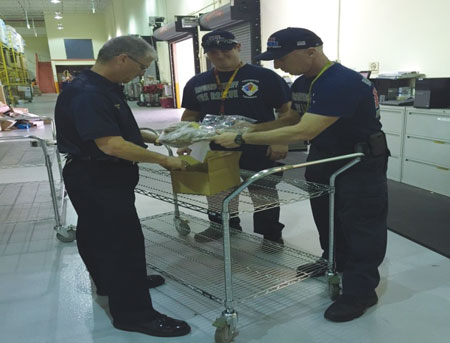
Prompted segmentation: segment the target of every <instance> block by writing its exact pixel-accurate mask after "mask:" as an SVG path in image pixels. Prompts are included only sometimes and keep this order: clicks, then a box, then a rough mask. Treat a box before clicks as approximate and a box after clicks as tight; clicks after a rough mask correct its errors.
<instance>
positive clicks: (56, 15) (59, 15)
mask: <svg viewBox="0 0 450 343" xmlns="http://www.w3.org/2000/svg"><path fill="white" fill-rule="evenodd" d="M62 18H63V17H62V15H61V13H60V12H55V19H57V20H59V19H62Z"/></svg>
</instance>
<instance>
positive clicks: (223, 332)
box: [214, 325, 237, 343]
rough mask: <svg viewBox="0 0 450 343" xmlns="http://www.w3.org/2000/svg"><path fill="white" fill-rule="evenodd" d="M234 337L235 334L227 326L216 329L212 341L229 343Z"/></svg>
mask: <svg viewBox="0 0 450 343" xmlns="http://www.w3.org/2000/svg"><path fill="white" fill-rule="evenodd" d="M236 336H237V332H236V331H234V330H232V329H231V327H230V326H229V325H226V326H224V327H220V328H217V329H216V333H215V335H214V340H215V342H216V343H229V342H232V341H233V339H234V337H236Z"/></svg>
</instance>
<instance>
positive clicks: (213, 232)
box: [194, 226, 242, 243]
mask: <svg viewBox="0 0 450 343" xmlns="http://www.w3.org/2000/svg"><path fill="white" fill-rule="evenodd" d="M241 231H242V229H235V228H230V236H234V235H236V234H237V233H239V232H241ZM222 237H223V230H222V227H220V226H219V227H212V226H210V227H209V228H207V229H206V230H204V231H202V232H199V233H196V234H195V235H194V240H195V241H196V242H198V243H206V242H212V241H217V240H218V239H221V238H222Z"/></svg>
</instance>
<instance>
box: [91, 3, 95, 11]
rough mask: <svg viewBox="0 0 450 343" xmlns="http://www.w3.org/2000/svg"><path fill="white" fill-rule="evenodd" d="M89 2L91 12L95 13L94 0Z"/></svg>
mask: <svg viewBox="0 0 450 343" xmlns="http://www.w3.org/2000/svg"><path fill="white" fill-rule="evenodd" d="M91 3H92V13H94V14H95V1H94V0H91Z"/></svg>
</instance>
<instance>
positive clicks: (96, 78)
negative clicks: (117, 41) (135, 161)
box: [55, 70, 146, 159]
mask: <svg viewBox="0 0 450 343" xmlns="http://www.w3.org/2000/svg"><path fill="white" fill-rule="evenodd" d="M55 123H56V132H57V141H58V149H59V151H60V152H61V153H69V154H72V155H76V156H90V157H92V158H93V159H108V158H111V157H110V156H108V155H106V154H104V153H103V152H102V151H101V150H100V149H98V147H97V145H96V144H95V142H94V140H95V139H97V138H101V137H107V136H121V137H123V139H125V140H126V141H129V142H131V143H134V144H137V145H139V146H142V147H146V145H145V144H144V141H143V138H142V135H141V133H140V131H139V127H138V125H137V123H136V120H135V118H134V116H133V114H132V112H131V109H130V107H129V106H128V104H127V102H126V101H125V98H124V95H123V87H122V86H120V85H118V84H116V83H113V82H111V81H109V80H107V79H106V78H104V77H103V76H101V75H99V74H97V73H95V72H93V71H91V70H85V71H83V72H82V73H80V75H79V76H78V77H77V78H75V79H74V80H73V81H72V82H71V83H70V84H69V85H68V86H67V87H66V88H65V89H64V91H63V92H62V93H61V94H60V95H59V96H58V100H57V102H56V107H55Z"/></svg>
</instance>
